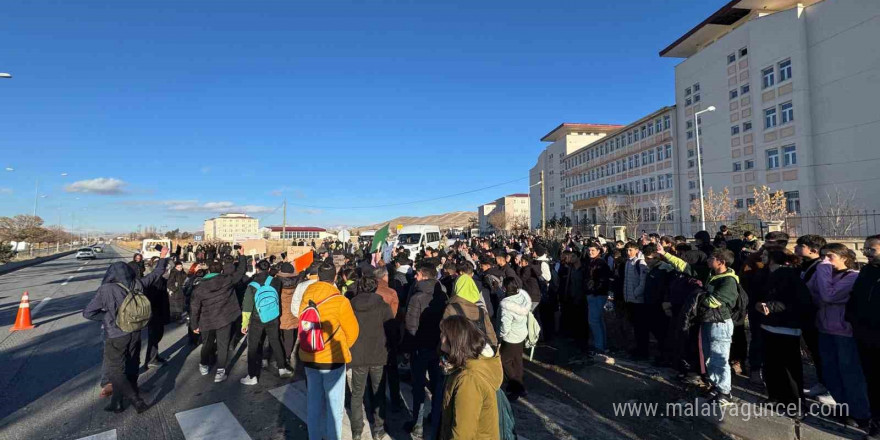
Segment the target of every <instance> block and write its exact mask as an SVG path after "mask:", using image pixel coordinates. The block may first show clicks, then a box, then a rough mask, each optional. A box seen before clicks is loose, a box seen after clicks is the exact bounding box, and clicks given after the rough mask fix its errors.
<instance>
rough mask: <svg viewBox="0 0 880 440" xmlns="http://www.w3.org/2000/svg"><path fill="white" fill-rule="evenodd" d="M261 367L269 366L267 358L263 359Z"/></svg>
mask: <svg viewBox="0 0 880 440" xmlns="http://www.w3.org/2000/svg"><path fill="white" fill-rule="evenodd" d="M263 368H269V360H268V359H263Z"/></svg>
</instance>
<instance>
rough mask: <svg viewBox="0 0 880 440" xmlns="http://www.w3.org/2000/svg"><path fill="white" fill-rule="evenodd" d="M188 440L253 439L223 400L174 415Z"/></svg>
mask: <svg viewBox="0 0 880 440" xmlns="http://www.w3.org/2000/svg"><path fill="white" fill-rule="evenodd" d="M174 417H176V418H177V423H178V424H179V425H180V430H181V431H183V436H184V438H186V440H251V437H250V436H249V435H248V433H247V431H245V430H244V427H243V426H241V423H238V420H237V419H236V418H235V416H234V415H232V411H229V408H228V407H227V406H226V404H224V403H223V402H220V403H215V404H213V405H208V406H203V407H201V408H195V409H191V410H188V411H183V412H179V413H177V414H175V415H174Z"/></svg>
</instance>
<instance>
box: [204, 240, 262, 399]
mask: <svg viewBox="0 0 880 440" xmlns="http://www.w3.org/2000/svg"><path fill="white" fill-rule="evenodd" d="M247 265H248V258H247V257H246V256H244V255H241V256H239V257H238V267H236V268H235V269H233V270H226V271H224V269H223V266H222V264H221V263H220V262H218V261H215V262H212V263H211V264H210V266H208V274H207V275H205V276H204V277H203V278H202V281H201V283H199V285H198V286H197V287H196V288H195V289H194V290H193V297H192V301H191V303H190V307H191V309H192V313H191V318H190V319H191V321H190V323H191V326H192V328H193V333H195V334H198V335H201V336H202V353H201V361H200V362H199V373H201V375H202V376H205V375H207V374H208V372H209V370H210V364H211V358H212V357H213V355H214V351H215V350H216V351H217V362H216V366H217V372H216V374H215V375H214V382H222V381H224V380H226V361H227V360H228V359H227V356H228V354H229V338H230V335H231V331H232V323H233V322H235V321H236V320H237V319H238V318H239V316H240V315H241V306H240V305H239V302H238V298H237V297H236V294H235V287H236V285H237V284H238V283H239V282H240V281H241V280H242V278H244V276H245V272H246V271H247ZM221 272H222V273H221Z"/></svg>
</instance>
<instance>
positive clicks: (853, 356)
mask: <svg viewBox="0 0 880 440" xmlns="http://www.w3.org/2000/svg"><path fill="white" fill-rule="evenodd" d="M821 253H822V255H824V258H823V259H822V261H821V262H820V263H819V265H818V266H817V267H816V273H815V275H813V278H812V279H811V280H810V282H809V283H807V287H809V288H810V294H811V295H812V297H813V304H815V305H816V307H817V308H818V311H817V313H816V327H817V328H818V329H819V357H820V358H821V359H822V374H823V376H822V379H823V380H824V383H825V386H826V387H827V388H828V391H829V392H830V393H831V397H833V398H834V401H835V402H837V403H838V404H846V405H847V406H848V407H849V414H847V415H848V416H850V417H852V418H853V419H855V421H856V422H857V423H858V425H859V427H861V428H864V429H867V428H868V426H869V423H870V418H871V409H870V407H869V404H868V394H867V384H866V382H865V375H864V373H863V371H862V364H861V360H860V358H859V352H858V347H857V345H856V341H855V339H854V338H853V329H852V325H851V324H850V323H849V322H848V321H847V320H846V316H845V313H846V304H847V302H848V301H849V298H850V292H852V290H853V285H854V284H855V282H856V279H857V278H858V276H859V272H858V271H856V270H855V269H854V267H855V263H856V261H855V260H856V255H855V252H853V251H852V250H850V249H849V248H847V247H846V245H844V244H842V243H830V244H826V245H825V246H823V247H822V250H821Z"/></svg>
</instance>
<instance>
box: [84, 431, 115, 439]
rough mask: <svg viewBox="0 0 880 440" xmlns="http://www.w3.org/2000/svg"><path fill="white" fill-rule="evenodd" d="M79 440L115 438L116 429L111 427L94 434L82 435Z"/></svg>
mask: <svg viewBox="0 0 880 440" xmlns="http://www.w3.org/2000/svg"><path fill="white" fill-rule="evenodd" d="M79 440H116V430H115V429H111V430H109V431H104V432H101V433H98V434H95V435H90V436H88V437H83V438H81V439H79Z"/></svg>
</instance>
